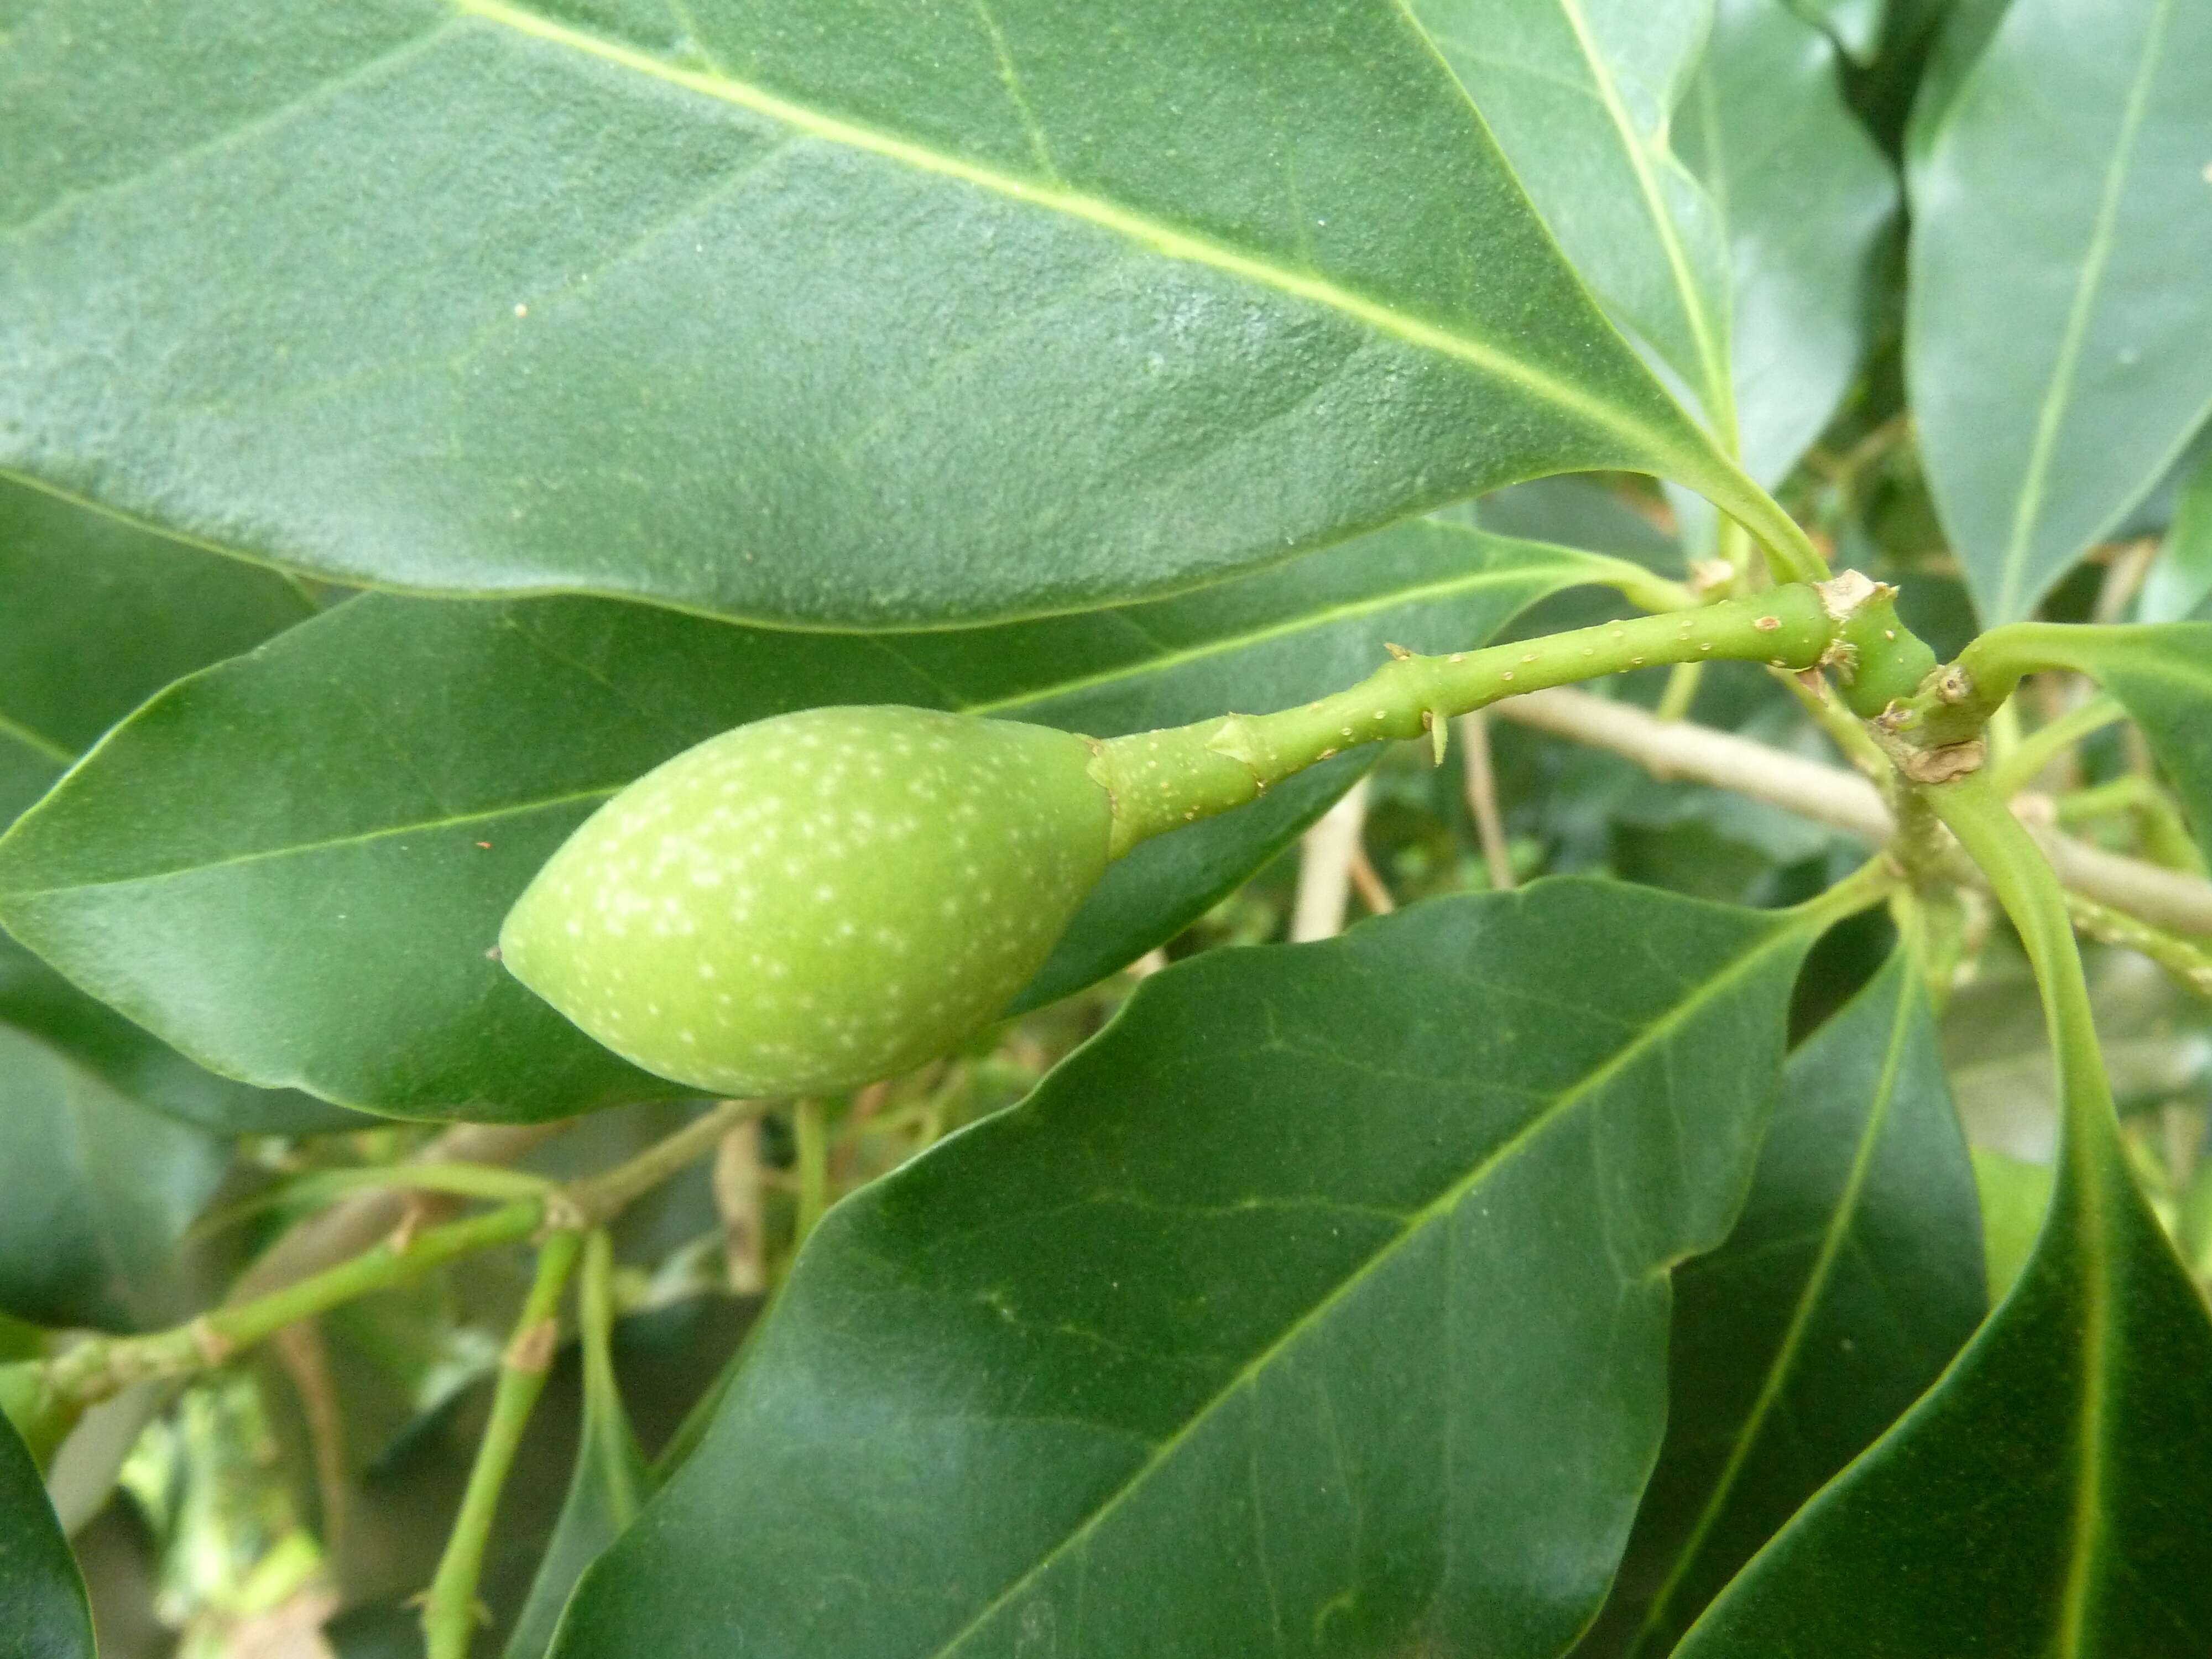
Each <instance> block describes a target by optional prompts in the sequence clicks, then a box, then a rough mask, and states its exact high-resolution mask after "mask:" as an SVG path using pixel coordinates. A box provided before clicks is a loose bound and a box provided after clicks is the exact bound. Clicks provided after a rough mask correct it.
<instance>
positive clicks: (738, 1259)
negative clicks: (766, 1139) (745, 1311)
mask: <svg viewBox="0 0 2212 1659" xmlns="http://www.w3.org/2000/svg"><path fill="white" fill-rule="evenodd" d="M760 1140H761V1126H760V1120H759V1119H758V1118H753V1119H750V1120H748V1121H745V1122H743V1123H740V1124H738V1125H737V1126H736V1127H734V1128H731V1129H727V1130H725V1131H724V1132H723V1134H722V1139H721V1144H720V1146H716V1147H715V1149H714V1212H715V1213H716V1214H717V1215H718V1216H720V1218H721V1222H722V1264H723V1272H724V1273H725V1275H726V1278H727V1280H728V1284H729V1287H730V1292H731V1294H732V1295H733V1296H758V1295H760V1294H761V1293H762V1292H763V1291H765V1290H767V1289H768V1255H767V1252H766V1249H765V1245H766V1243H767V1239H766V1236H765V1235H766V1229H765V1228H764V1227H763V1225H762V1218H763V1212H762V1208H761V1195H762V1192H763V1184H762V1182H761V1153H760Z"/></svg>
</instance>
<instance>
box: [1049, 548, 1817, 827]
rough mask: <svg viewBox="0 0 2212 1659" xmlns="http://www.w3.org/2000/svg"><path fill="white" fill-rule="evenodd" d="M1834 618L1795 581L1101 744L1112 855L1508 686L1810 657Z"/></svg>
mask: <svg viewBox="0 0 2212 1659" xmlns="http://www.w3.org/2000/svg"><path fill="white" fill-rule="evenodd" d="M1838 626H1839V623H1838V618H1837V617H1835V616H1833V615H1832V614H1831V611H1830V609H1829V601H1828V599H1827V598H1826V596H1825V595H1824V594H1823V593H1822V592H1820V590H1819V589H1817V588H1815V587H1814V586H1808V585H1804V584H1797V583H1793V584H1791V585H1789V586H1783V587H1777V588H1772V589H1770V590H1769V591H1768V592H1764V593H1759V594H1754V595H1753V596H1752V597H1750V598H1748V599H1729V600H1725V601H1723V602H1722V603H1721V604H1718V605H1708V606H1705V607H1704V608H1703V609H1700V610H1696V611H1670V612H1668V613H1665V614H1663V615H1661V616H1656V617H1636V618H1633V619H1632V620H1628V621H1623V622H1613V623H1600V624H1599V625H1598V626H1596V627H1595V628H1583V629H1574V630H1572V631H1571V632H1568V633H1565V634H1553V635H1548V636H1547V637H1545V638H1542V639H1535V640H1526V641H1520V642H1518V643H1516V644H1512V645H1498V646H1490V647H1486V648H1484V649H1482V650H1480V651H1457V652H1454V653H1450V654H1449V655H1448V656H1416V655H1413V654H1412V653H1404V654H1397V653H1394V660H1392V661H1391V662H1389V663H1386V664H1385V665H1383V667H1382V668H1380V669H1378V670H1377V671H1376V672H1375V673H1373V674H1371V675H1370V676H1369V677H1368V678H1366V679H1364V680H1362V681H1361V682H1360V683H1359V684H1357V685H1355V686H1352V688H1350V689H1349V690H1344V691H1339V692H1337V693H1335V694H1334V696H1327V697H1323V698H1322V699H1321V700H1320V701H1319V702H1310V703H1307V704H1306V705H1304V707H1303V708H1289V709H1285V710H1283V711H1282V712H1280V713H1279V714H1228V715H1224V716H1220V717H1218V718H1216V719H1212V720H1200V721H1199V722H1197V723H1196V724H1194V725H1191V726H1173V727H1170V728H1167V729H1165V730H1163V731H1158V732H1137V733H1135V734H1134V735H1133V736H1130V737H1126V738H1113V739H1111V740H1109V741H1108V742H1105V743H1102V744H1099V745H1098V750H1097V756H1096V757H1095V758H1094V759H1093V761H1092V763H1091V775H1092V776H1093V777H1095V778H1097V780H1098V781H1100V782H1101V783H1102V784H1103V785H1104V786H1105V788H1106V790H1107V793H1108V794H1109V797H1110V798H1111V800H1112V803H1113V811H1114V821H1113V836H1112V841H1111V843H1110V845H1109V855H1110V856H1112V857H1115V858H1118V857H1120V856H1121V854H1124V853H1126V852H1127V851H1128V850H1129V849H1130V848H1133V847H1134V846H1136V845H1137V844H1138V843H1139V842H1143V841H1146V840H1148V839H1149V838H1150V837H1152V836H1157V835H1159V834H1162V833H1163V832H1164V831H1166V830H1170V829H1180V828H1181V827H1182V825H1184V824H1185V823H1191V822H1193V821H1194V820H1196V819H1198V818H1201V817H1212V815H1214V814H1215V813H1217V812H1225V811H1230V810H1231V809H1232V808H1235V807H1238V806H1242V805H1245V804H1246V803H1247V802H1249V801H1250V800H1252V799H1255V797H1257V796H1259V795H1261V794H1263V793H1266V792H1267V789H1268V788H1269V787H1271V786H1273V785H1274V784H1277V783H1279V782H1281V781H1283V780H1284V779H1285V778H1287V777H1290V776H1291V775H1293V774H1294V773H1297V772H1299V771H1302V770H1304V769H1305V768H1306V767H1309V766H1311V765H1313V764H1314V763H1316V762H1317V761H1322V760H1326V759H1328V757H1330V756H1332V755H1334V754H1335V753H1337V752H1338V751H1339V750H1344V749H1350V748H1353V747H1355V746H1357V745H1358V744H1364V743H1374V742H1377V741H1379V740H1381V739H1383V738H1415V737H1419V736H1421V735H1422V734H1423V733H1424V732H1427V733H1429V734H1430V736H1431V740H1432V741H1435V740H1436V739H1437V738H1438V737H1439V735H1440V734H1441V733H1442V732H1443V730H1444V723H1445V722H1446V721H1448V720H1450V719H1452V718H1453V717H1454V716H1455V715H1459V714H1468V713H1471V712H1473V711H1474V710H1475V709H1478V708H1483V707H1485V706H1486V705H1487V704H1489V703H1492V702H1498V700H1499V699H1501V698H1504V697H1510V696H1517V695H1518V694H1520V693H1521V692H1523V691H1537V690H1544V689H1546V688H1547V687H1550V686H1555V685H1565V684H1569V683H1571V682H1573V681H1577V680H1587V679H1595V678H1597V677H1599V676H1600V675H1604V674H1616V673H1620V672H1621V671H1625V670H1626V669H1631V668H1640V667H1644V666H1646V665H1652V664H1661V663H1685V662H1705V661H1712V660H1718V659H1733V660H1739V661H1752V662H1761V663H1766V664H1769V665H1772V666H1774V667H1777V668H1785V669H1807V668H1811V667H1813V666H1814V665H1816V664H1817V663H1819V662H1820V660H1821V659H1822V658H1823V656H1824V655H1825V654H1826V653H1827V651H1828V649H1829V647H1830V644H1831V642H1832V641H1833V640H1834V639H1835V637H1836V635H1837V632H1838ZM1441 746H1442V745H1441V744H1440V743H1439V744H1438V747H1439V749H1441Z"/></svg>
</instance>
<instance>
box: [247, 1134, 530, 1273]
mask: <svg viewBox="0 0 2212 1659" xmlns="http://www.w3.org/2000/svg"><path fill="white" fill-rule="evenodd" d="M568 1127H569V1126H568V1124H566V1123H520V1124H509V1123H461V1124H456V1125H455V1126H454V1127H453V1128H450V1129H448V1130H447V1131H446V1133H443V1134H441V1135H440V1136H439V1137H438V1138H437V1139H435V1140H434V1141H432V1142H431V1143H430V1144H429V1145H428V1146H425V1147H423V1148H422V1151H421V1152H418V1153H416V1156H415V1158H413V1159H412V1160H410V1161H411V1162H415V1163H422V1164H513V1163H514V1162H515V1161H516V1160H517V1159H519V1158H522V1157H523V1156H524V1155H525V1154H526V1153H528V1152H531V1151H532V1150H534V1149H535V1148H537V1147H538V1146H543V1145H544V1143H545V1142H547V1141H549V1140H550V1139H553V1138H554V1137H555V1136H556V1135H558V1134H562V1133H565V1132H566V1131H567V1130H568ZM460 1207H461V1206H460V1202H459V1200H456V1199H448V1198H444V1197H437V1196H430V1195H426V1194H408V1193H404V1192H398V1191H392V1190H389V1189H380V1190H378V1191H375V1192H368V1193H362V1194H357V1195H356V1196H355V1197H352V1198H349V1199H347V1200H345V1201H344V1202H343V1203H340V1204H334V1205H332V1206H331V1207H330V1208H329V1209H327V1210H324V1211H322V1212H319V1214H316V1215H313V1216H310V1217H308V1218H307V1219H306V1220H305V1221H302V1222H301V1223H300V1224H299V1225H297V1226H295V1227H293V1228H292V1229H291V1230H290V1231H288V1232H287V1233H285V1235H284V1236H283V1237H282V1238H280V1239H278V1240H277V1241H276V1243H274V1244H272V1245H270V1247H269V1249H266V1250H264V1252H263V1253H262V1255H261V1256H260V1259H259V1260H258V1261H255V1262H254V1264H253V1265H252V1267H248V1268H247V1269H246V1271H245V1273H241V1274H240V1276H239V1279H238V1282H237V1283H236V1284H234V1285H232V1286H231V1288H230V1294H229V1296H228V1298H226V1299H227V1300H228V1301H230V1302H234V1303H235V1302H251V1301H252V1300H253V1299H254V1298H256V1297H263V1296H266V1295H268V1294H269V1293H270V1291H277V1290H282V1289H283V1287H284V1286H285V1285H293V1284H296V1283H298V1282H299V1281H300V1280H301V1279H306V1278H307V1277H309V1276H310V1275H312V1274H314V1273H320V1272H321V1271H322V1270H323V1269H324V1268H325V1267H330V1266H331V1265H332V1264H334V1263H336V1262H339V1261H344V1260H346V1258H348V1257H349V1256H355V1255H360V1254H361V1253H362V1251H363V1250H365V1249H368V1247H369V1246H370V1245H372V1244H374V1243H376V1241H377V1240H379V1239H380V1238H383V1237H387V1236H388V1235H389V1234H390V1233H391V1232H392V1230H393V1229H395V1228H397V1227H398V1225H399V1224H400V1222H401V1221H402V1220H403V1219H404V1218H406V1216H407V1215H408V1213H409V1212H410V1209H411V1210H413V1211H414V1212H416V1214H418V1215H420V1216H422V1218H424V1219H426V1220H432V1221H435V1220H437V1219H439V1218H441V1217H443V1216H447V1215H450V1214H452V1213H453V1212H456V1211H458V1210H459V1208H460Z"/></svg>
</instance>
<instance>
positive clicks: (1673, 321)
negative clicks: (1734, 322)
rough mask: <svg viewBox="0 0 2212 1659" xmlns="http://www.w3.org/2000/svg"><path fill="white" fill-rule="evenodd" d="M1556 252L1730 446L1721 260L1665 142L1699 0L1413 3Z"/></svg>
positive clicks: (1705, 13) (1700, 28) (1702, 3)
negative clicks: (1654, 1) (1686, 389)
mask: <svg viewBox="0 0 2212 1659" xmlns="http://www.w3.org/2000/svg"><path fill="white" fill-rule="evenodd" d="M1413 12H1414V15H1417V16H1418V17H1419V18H1420V20H1421V21H1422V23H1423V24H1424V25H1425V27H1427V28H1428V30H1429V32H1430V33H1431V36H1432V38H1434V40H1436V42H1437V47H1438V50H1439V51H1441V52H1442V53H1443V57H1444V59H1445V61H1446V62H1447V63H1449V64H1450V65H1451V66H1452V68H1453V70H1455V72H1456V73H1457V74H1458V76H1459V77H1460V78H1461V80H1462V81H1463V82H1465V83H1466V85H1467V87H1468V91H1469V93H1470V94H1472V96H1473V97H1474V100H1475V102H1476V103H1477V105H1479V106H1480V108H1481V110H1482V112H1483V115H1484V117H1485V118H1486V120H1487V121H1488V122H1489V124H1490V125H1491V128H1492V131H1494V132H1495V133H1496V134H1497V135H1498V142H1499V143H1500V145H1501V146H1502V147H1503V148H1504V151H1505V154H1506V156H1507V158H1508V159H1509V160H1510V161H1511V162H1512V163H1513V166H1514V168H1515V171H1516V173H1519V175H1520V177H1521V179H1522V182H1523V183H1524V184H1526V185H1528V191H1529V193H1530V195H1531V196H1532V197H1533V198H1534V201H1535V203H1536V205H1537V207H1538V209H1539V210H1541V212H1542V213H1543V215H1544V217H1545V221H1546V222H1547V223H1548V224H1549V225H1550V226H1551V227H1552V229H1553V233H1554V234H1556V235H1558V237H1559V241H1560V245H1561V246H1563V247H1565V250H1566V252H1567V254H1568V256H1569V257H1570V258H1571V259H1573V261H1574V262H1575V266H1576V268H1577V270H1580V271H1581V272H1582V273H1583V276H1584V277H1585V278H1586V279H1587V280H1588V281H1589V283H1590V285H1591V287H1592V288H1594V289H1595V290H1596V291H1597V293H1598V295H1600V297H1601V298H1602V299H1603V300H1604V301H1605V302H1606V303H1607V306H1608V307H1611V309H1612V310H1613V314H1614V315H1615V316H1616V317H1618V318H1619V319H1620V320H1621V321H1622V322H1623V323H1624V324H1625V325H1626V326H1627V327H1628V328H1629V329H1630V330H1632V331H1633V332H1634V333H1635V334H1636V335H1638V337H1641V338H1642V339H1643V340H1644V341H1645V342H1646V343H1648V344H1649V345H1650V348H1651V349H1653V350H1654V351H1655V352H1656V354H1657V356H1659V358H1660V359H1661V360H1662V362H1665V363H1666V364H1667V366H1668V368H1670V369H1671V370H1672V371H1673V372H1674V374H1676V375H1678V376H1679V377H1680V379H1681V380H1682V381H1683V383H1684V384H1686V385H1687V386H1690V387H1691V388H1692V391H1693V392H1695V393H1696V395H1697V397H1698V398H1699V402H1700V403H1701V404H1703V406H1704V408H1705V411H1706V416H1707V421H1708V423H1709V424H1710V425H1711V427H1712V428H1713V429H1714V430H1715V431H1716V432H1717V433H1718V434H1719V435H1720V436H1721V439H1722V441H1723V443H1724V444H1725V445H1726V446H1727V447H1729V448H1730V449H1731V450H1733V448H1734V447H1735V430H1736V422H1735V395H1734V390H1733V386H1732V382H1731V377H1730V374H1729V259H1728V250H1727V247H1726V245H1725V237H1724V234H1723V227H1722V223H1721V220H1720V216H1719V215H1718V213H1717V210H1716V209H1715V206H1714V204H1713V202H1712V200H1711V198H1710V197H1708V196H1707V195H1706V193H1705V190H1704V189H1703V188H1702V187H1701V186H1700V185H1699V182H1698V181H1697V179H1694V178H1693V177H1692V175H1691V174H1690V173H1689V172H1688V171H1687V170H1686V168H1685V167H1683V166H1682V163H1681V162H1680V160H1678V159H1677V158H1676V156H1675V155H1674V153H1673V151H1672V150H1671V149H1669V148H1668V137H1667V135H1668V125H1669V123H1670V122H1671V120H1672V118H1673V116H1674V105H1675V102H1676V100H1678V99H1679V98H1680V95H1681V93H1682V90H1683V88H1684V86H1685V84H1686V82H1687V80H1688V78H1689V75H1690V72H1691V70H1692V68H1693V67H1694V66H1695V65H1696V64H1697V62H1698V59H1699V55H1700V54H1701V53H1702V52H1704V50H1705V40H1706V36H1707V34H1708V33H1710V30H1711V22H1712V6H1711V0H1698V3H1691V4H1673V5H1662V6H1654V5H1650V4H1647V3H1644V0H1413Z"/></svg>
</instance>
